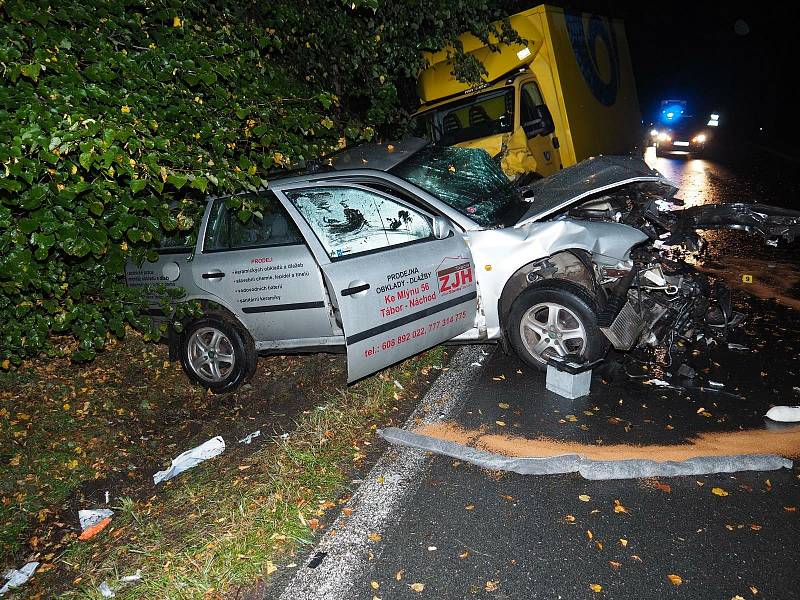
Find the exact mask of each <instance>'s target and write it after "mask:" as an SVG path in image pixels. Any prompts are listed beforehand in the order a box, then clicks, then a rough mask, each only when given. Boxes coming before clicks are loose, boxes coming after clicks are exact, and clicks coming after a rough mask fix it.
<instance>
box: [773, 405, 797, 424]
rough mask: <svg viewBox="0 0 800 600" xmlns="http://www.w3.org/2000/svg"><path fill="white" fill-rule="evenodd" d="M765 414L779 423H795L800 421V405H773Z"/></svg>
mask: <svg viewBox="0 0 800 600" xmlns="http://www.w3.org/2000/svg"><path fill="white" fill-rule="evenodd" d="M765 416H766V417H767V418H768V419H772V420H773V421H778V422H780V423H796V422H798V421H800V406H773V407H772V408H770V409H769V410H768V411H767V414H766V415H765Z"/></svg>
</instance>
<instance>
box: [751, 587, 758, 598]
mask: <svg viewBox="0 0 800 600" xmlns="http://www.w3.org/2000/svg"><path fill="white" fill-rule="evenodd" d="M750 593H751V594H753V596H755V595H756V594H758V588H757V587H756V586H754V585H751V586H750Z"/></svg>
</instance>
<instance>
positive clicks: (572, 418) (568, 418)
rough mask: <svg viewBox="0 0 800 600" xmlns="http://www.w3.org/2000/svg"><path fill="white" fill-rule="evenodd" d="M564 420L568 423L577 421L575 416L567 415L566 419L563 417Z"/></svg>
mask: <svg viewBox="0 0 800 600" xmlns="http://www.w3.org/2000/svg"><path fill="white" fill-rule="evenodd" d="M564 418H565V419H566V420H567V421H569V422H570V423H574V422H575V421H577V420H578V417H576V416H575V415H567V416H566V417H564Z"/></svg>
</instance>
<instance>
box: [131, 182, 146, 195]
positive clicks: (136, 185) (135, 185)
mask: <svg viewBox="0 0 800 600" xmlns="http://www.w3.org/2000/svg"><path fill="white" fill-rule="evenodd" d="M129 185H130V187H131V191H132V192H133V193H134V194H136V193H138V192H141V191H142V190H143V189H144V188H145V186H146V185H147V181H145V180H144V179H131V180H130V184H129Z"/></svg>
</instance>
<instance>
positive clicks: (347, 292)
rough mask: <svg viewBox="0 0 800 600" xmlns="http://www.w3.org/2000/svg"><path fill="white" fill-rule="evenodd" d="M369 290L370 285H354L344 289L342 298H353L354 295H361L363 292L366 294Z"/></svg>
mask: <svg viewBox="0 0 800 600" xmlns="http://www.w3.org/2000/svg"><path fill="white" fill-rule="evenodd" d="M353 283H355V282H353ZM351 285H352V284H351ZM368 289H369V284H368V283H359V284H358V285H353V286H352V287H349V288H345V289H343V290H342V296H352V295H353V294H359V293H361V292H366V291H367V290H368Z"/></svg>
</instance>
